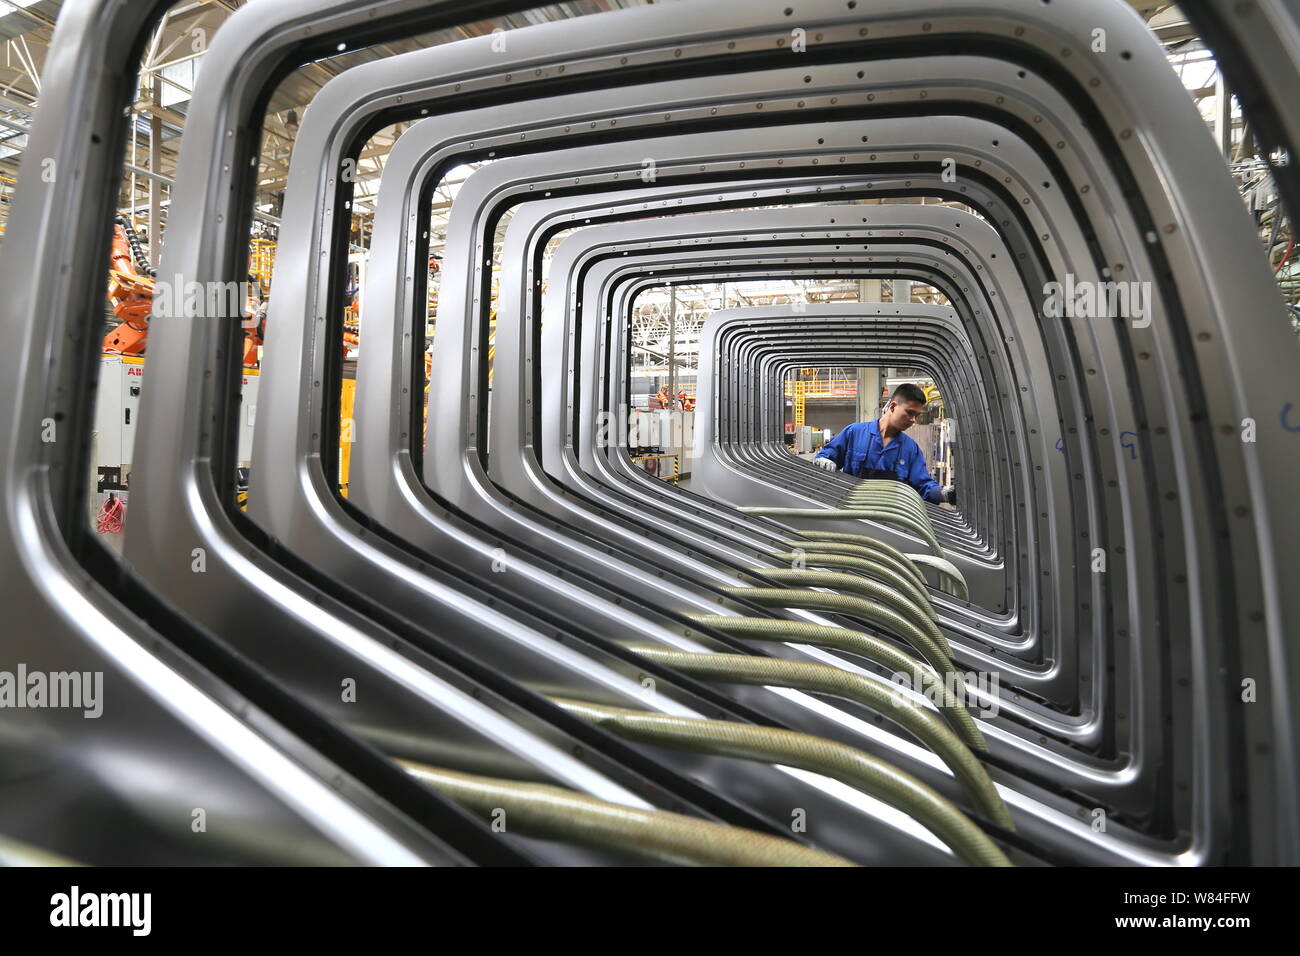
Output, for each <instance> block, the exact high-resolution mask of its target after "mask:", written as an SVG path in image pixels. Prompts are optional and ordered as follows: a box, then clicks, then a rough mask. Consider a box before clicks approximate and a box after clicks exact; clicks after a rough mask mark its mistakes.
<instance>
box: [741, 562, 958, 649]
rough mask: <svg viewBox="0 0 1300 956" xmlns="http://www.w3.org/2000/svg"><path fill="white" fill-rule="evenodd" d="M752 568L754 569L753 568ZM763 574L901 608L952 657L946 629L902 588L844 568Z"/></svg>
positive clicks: (782, 581)
mask: <svg viewBox="0 0 1300 956" xmlns="http://www.w3.org/2000/svg"><path fill="white" fill-rule="evenodd" d="M751 570H754V569H752V568H751ZM762 573H763V576H764V577H766V578H770V579H771V580H773V581H776V582H777V583H778V584H790V585H793V586H795V587H801V588H831V589H833V590H836V591H849V592H852V593H853V594H856V595H858V596H859V597H865V598H870V599H871V600H873V601H878V602H880V603H881V604H883V605H885V606H886V607H889V608H892V609H893V610H895V611H897V612H898V613H899V614H901V615H902V616H903V617H905V618H907V620H908V621H910V622H911V623H913V624H915V625H916V626H917V627H919V628H920V629H921V630H923V631H925V633H926V634H928V635H929V636H930V639H931V640H932V641H934V643H935V644H937V645H938V646H939V649H940V650H941V651H943V653H944V655H945V656H947V657H952V647H951V646H950V645H949V644H948V639H947V638H946V637H944V635H943V632H942V631H940V630H939V625H938V624H936V623H935V621H934V618H932V617H931V616H930V615H929V614H928V613H927V612H926V610H925V609H924V608H922V607H920V606H918V605H917V604H916V603H915V602H913V601H909V600H907V599H906V598H905V597H904V596H903V595H902V594H900V593H899V592H898V591H896V590H894V589H893V588H890V587H887V586H886V585H884V584H881V583H880V582H879V581H872V580H870V579H869V578H864V577H861V576H859V575H856V574H845V573H843V572H842V571H808V570H801V569H797V568H791V569H788V570H787V569H786V568H765V569H762Z"/></svg>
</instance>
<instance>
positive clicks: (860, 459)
mask: <svg viewBox="0 0 1300 956" xmlns="http://www.w3.org/2000/svg"><path fill="white" fill-rule="evenodd" d="M924 410H925V393H924V392H923V391H921V389H920V388H919V387H917V386H916V385H913V384H912V383H910V382H904V383H903V384H902V385H900V386H898V388H896V389H894V394H893V395H892V396H891V397H890V399H889V403H888V404H887V405H886V406H885V409H884V411H882V412H881V413H880V420H879V421H874V422H854V423H853V424H852V425H849V426H848V427H847V428H845V429H843V430H842V431H841V432H840V433H839V434H838V435H836V436H835V437H834V438H832V439H831V440H830V441H828V442H827V443H826V444H825V445H823V446H822V449H821V451H819V452H818V453H817V454H816V455H815V456H814V457H813V464H814V465H816V466H817V467H819V468H825V469H826V470H827V471H843V472H844V473H845V474H849V475H854V476H856V477H858V478H889V479H892V480H894V481H902V482H905V483H907V484H909V485H911V486H912V487H913V488H915V489H916V490H917V493H918V494H920V496H921V497H922V498H924V499H925V500H926V501H929V502H932V503H934V504H940V503H945V504H955V503H956V500H957V492H956V490H955V489H954V488H953V487H952V485H949V486H948V487H946V488H940V487H939V483H938V482H937V481H935V480H934V479H933V478H931V477H930V472H929V471H928V470H927V469H926V467H925V456H923V455H922V454H921V447H920V446H919V445H917V443H916V442H915V441H913V440H912V439H911V438H908V437H907V436H906V435H904V434H903V433H904V432H905V431H907V430H908V429H909V428H911V427H912V426H913V425H914V424H916V416H917V415H919V414H920V413H921V412H923V411H924Z"/></svg>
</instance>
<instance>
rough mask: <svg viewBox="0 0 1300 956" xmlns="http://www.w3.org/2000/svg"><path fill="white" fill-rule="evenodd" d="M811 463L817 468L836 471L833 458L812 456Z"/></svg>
mask: <svg viewBox="0 0 1300 956" xmlns="http://www.w3.org/2000/svg"><path fill="white" fill-rule="evenodd" d="M812 463H813V464H814V465H816V466H817V467H818V468H825V469H826V470H827V471H836V470H838V469H836V467H835V460H834V459H833V458H814V459H813V460H812Z"/></svg>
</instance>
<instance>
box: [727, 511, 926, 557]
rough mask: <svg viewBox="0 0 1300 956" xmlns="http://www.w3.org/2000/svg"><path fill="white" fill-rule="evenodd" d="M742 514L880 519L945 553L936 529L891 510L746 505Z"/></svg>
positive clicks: (833, 518)
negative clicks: (936, 536)
mask: <svg viewBox="0 0 1300 956" xmlns="http://www.w3.org/2000/svg"><path fill="white" fill-rule="evenodd" d="M736 510H737V511H739V512H740V513H741V514H747V515H753V516H754V517H756V518H809V519H817V520H824V521H840V520H842V519H844V518H850V519H852V520H854V521H879V522H882V523H884V524H896V525H901V526H902V527H903V528H905V529H906V530H908V531H911V532H913V533H914V534H915V535H916V536H917V537H918V538H921V539H922V540H924V541H925V543H926V544H928V545H929V546H930V549H931V550H932V551H934V552H935V553H937V554H938V555H940V556H942V555H943V549H942V548H941V547H939V540H938V539H937V538H935V536H934V531H933V530H932V529H930V528H927V527H925V526H924V525H922V524H921V523H920V522H919V521H917V520H916V519H914V518H908V517H905V516H900V515H896V514H894V513H892V512H889V511H868V510H865V509H857V508H768V507H744V508H737V509H736Z"/></svg>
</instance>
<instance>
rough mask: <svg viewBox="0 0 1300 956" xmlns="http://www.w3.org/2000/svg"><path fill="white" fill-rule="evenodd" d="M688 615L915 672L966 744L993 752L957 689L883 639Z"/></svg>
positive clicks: (810, 626) (764, 620)
mask: <svg viewBox="0 0 1300 956" xmlns="http://www.w3.org/2000/svg"><path fill="white" fill-rule="evenodd" d="M687 617H689V618H690V619H691V620H692V621H694V622H695V623H697V624H699V625H700V626H701V627H711V628H714V629H715V630H719V631H722V632H723V633H724V634H730V635H732V636H733V637H740V638H745V639H746V640H751V641H783V642H784V641H790V642H794V643H797V644H812V645H814V646H816V647H829V648H831V649H833V650H837V651H844V652H845V653H848V654H855V655H857V656H858V657H864V658H866V659H867V660H869V661H871V662H872V663H873V664H879V665H880V666H881V667H884V668H887V669H888V670H889V671H890V672H892V673H894V674H911V675H912V687H913V688H915V689H916V690H918V691H919V692H920V693H922V694H924V695H925V697H926V699H927V700H931V701H934V703H935V706H937V707H938V708H939V713H941V714H943V716H944V717H945V718H946V719H947V721H948V723H949V724H950V725H951V726H952V728H953V729H954V730H955V731H957V733H958V735H960V737H961V738H962V739H963V740H964V741H966V743H968V744H970V746H972V747H974V748H975V749H976V750H980V751H987V750H988V749H989V747H988V743H986V742H985V740H984V735H983V734H982V733H981V732H980V729H979V726H978V725H977V724H976V723H975V718H974V717H972V716H971V715H970V712H969V711H968V710H967V709H966V708H965V707H964V706H963V705H962V704H961V702H960V701H959V700H958V699H957V697H956V695H955V694H953V693H952V690H951V688H949V687H948V686H946V685H945V684H944V682H943V679H942V678H940V677H939V676H938V675H937V674H936V673H935V672H934V671H933V670H932V669H931V668H930V667H929V665H927V664H924V663H922V662H921V661H919V660H917V659H916V658H915V657H913V656H912V655H911V654H908V653H907V652H905V651H900V650H899V649H898V648H896V647H894V645H892V644H890V643H888V642H887V641H882V640H881V639H880V638H878V637H873V636H871V635H870V634H867V633H864V632H863V631H854V630H851V629H849V628H847V627H832V626H831V625H829V624H814V623H813V622H812V621H786V620H782V619H781V618H775V617H731V616H729V615H722V614H688V615H687Z"/></svg>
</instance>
